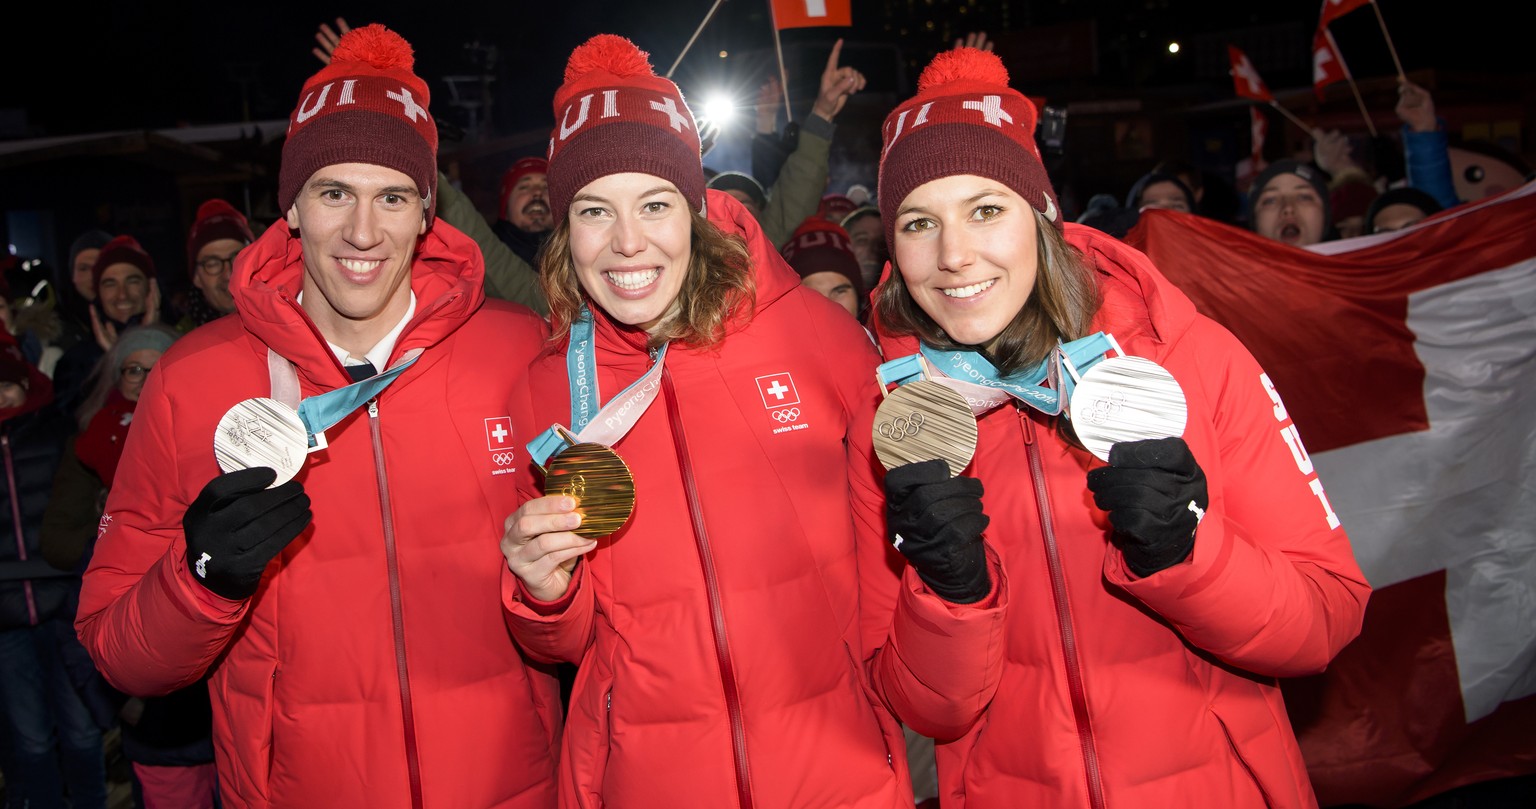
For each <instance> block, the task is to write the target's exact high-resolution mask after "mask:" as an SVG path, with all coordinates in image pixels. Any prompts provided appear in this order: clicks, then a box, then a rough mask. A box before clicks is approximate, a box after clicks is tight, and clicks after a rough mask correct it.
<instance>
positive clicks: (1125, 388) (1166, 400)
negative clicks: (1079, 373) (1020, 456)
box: [1069, 356, 1189, 461]
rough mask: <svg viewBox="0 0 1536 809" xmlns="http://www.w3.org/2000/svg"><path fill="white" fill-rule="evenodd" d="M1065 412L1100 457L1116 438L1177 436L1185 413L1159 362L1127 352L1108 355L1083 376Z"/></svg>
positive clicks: (1170, 378)
mask: <svg viewBox="0 0 1536 809" xmlns="http://www.w3.org/2000/svg"><path fill="white" fill-rule="evenodd" d="M1069 414H1070V416H1071V418H1072V428H1073V429H1074V430H1075V431H1076V432H1077V437H1078V439H1079V440H1081V441H1082V442H1083V446H1085V447H1087V448H1088V451H1089V452H1092V453H1093V454H1094V455H1096V456H1098V457H1099V459H1100V460H1105V461H1107V460H1109V448H1110V447H1111V446H1113V445H1114V444H1115V443H1117V442H1120V441H1140V440H1142V439H1147V438H1171V437H1173V436H1179V435H1183V434H1184V424H1185V421H1186V420H1187V419H1188V417H1189V411H1188V407H1187V405H1186V404H1185V400H1184V389H1183V388H1181V387H1179V382H1178V380H1176V379H1174V378H1173V375H1172V374H1170V373H1168V371H1167V370H1166V369H1164V368H1163V367H1162V366H1161V365H1158V364H1157V363H1155V362H1153V361H1151V360H1149V359H1146V358H1144V357H1131V356H1120V357H1110V358H1108V359H1105V360H1104V361H1102V362H1100V363H1098V364H1097V365H1095V366H1093V367H1092V368H1090V369H1089V370H1088V372H1087V373H1085V374H1083V378H1082V380H1081V381H1079V382H1078V384H1077V389H1076V390H1074V391H1073V392H1072V401H1071V404H1070V410H1069Z"/></svg>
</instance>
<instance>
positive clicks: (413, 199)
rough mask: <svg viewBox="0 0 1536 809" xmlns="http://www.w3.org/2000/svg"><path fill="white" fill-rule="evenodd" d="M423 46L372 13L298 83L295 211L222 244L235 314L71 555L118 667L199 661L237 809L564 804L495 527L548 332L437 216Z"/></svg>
mask: <svg viewBox="0 0 1536 809" xmlns="http://www.w3.org/2000/svg"><path fill="white" fill-rule="evenodd" d="M413 64H414V56H413V53H412V50H411V46H410V44H409V43H407V42H406V41H405V40H404V39H403V38H401V37H400V35H399V34H396V33H395V32H393V31H391V30H389V29H387V28H385V27H384V26H382V25H377V24H374V25H368V26H365V27H361V28H357V29H353V30H351V31H349V32H347V33H346V34H344V35H343V36H342V37H341V40H340V42H339V43H338V44H337V45H336V47H335V50H334V52H333V53H332V54H331V60H330V63H329V64H328V65H326V66H325V67H324V68H323V69H321V70H320V71H319V72H318V73H316V74H315V75H314V76H312V77H310V78H309V79H308V80H307V81H306V82H305V83H304V87H303V90H302V92H301V94H300V95H299V98H298V103H297V104H296V105H295V107H294V110H293V113H292V115H291V117H290V119H289V127H288V133H287V137H286V139H285V140H284V142H283V147H282V158H281V165H280V168H279V172H278V194H277V197H278V205H279V208H280V209H281V210H283V211H284V212H285V214H284V218H283V219H282V220H281V222H279V223H277V224H275V225H274V226H272V227H270V228H268V229H267V230H266V231H265V232H263V233H262V235H261V236H260V238H258V239H257V240H256V242H255V243H253V244H252V245H251V246H250V247H248V248H246V249H245V250H242V251H241V252H240V254H239V255H238V256H237V257H236V259H235V268H234V276H233V278H232V279H231V280H230V292H231V294H232V295H233V297H234V301H235V315H234V316H232V317H225V318H220V319H218V320H215V321H214V322H212V323H209V324H207V325H206V326H203V327H200V328H197V329H194V330H193V331H192V332H190V333H188V334H187V335H186V336H185V337H182V338H181V339H179V340H178V341H177V342H176V343H175V344H174V345H172V346H171V347H170V349H169V350H168V351H166V352H165V354H164V355H163V356H162V357H161V358H160V360H159V362H158V363H156V364H155V366H154V370H153V371H152V372H151V373H150V374H149V376H148V381H147V382H146V383H145V386H144V390H143V393H142V395H141V396H140V398H139V404H138V407H136V408H135V411H134V418H133V421H134V425H133V429H132V430H131V431H130V433H129V435H128V439H127V443H126V446H125V447H124V448H123V454H122V459H121V461H120V462H119V464H118V468H117V474H116V476H115V479H114V482H113V486H112V489H111V491H110V492H109V493H108V495H107V502H106V513H105V514H104V515H103V517H102V525H103V528H102V533H101V536H100V538H99V539H98V540H97V543H96V547H95V551H94V555H93V557H92V559H91V563H90V566H89V568H87V570H86V573H85V583H84V587H83V590H82V593H81V600H80V614H79V617H78V619H77V620H76V628H77V630H78V631H79V634H80V637H81V640H82V641H83V642H84V643H85V646H86V648H87V649H88V650H89V651H90V653H91V656H92V657H93V658H94V659H95V661H96V664H97V666H98V667H99V668H100V669H101V671H102V673H103V674H104V675H105V676H106V678H107V680H108V681H109V682H111V684H112V685H113V686H115V687H116V688H118V689H120V690H121V691H123V692H125V693H127V694H130V695H133V696H139V697H150V696H158V695H162V694H167V693H170V692H172V691H175V690H177V689H179V688H182V687H185V686H187V685H190V684H192V683H195V682H197V681H198V680H199V679H202V678H203V677H205V676H206V677H207V678H208V688H209V694H210V697H211V701H212V711H213V727H214V747H215V753H216V766H217V770H218V777H219V794H220V799H221V801H222V803H223V806H225V807H232V808H239V807H263V808H266V807H273V808H276V807H312V806H337V807H383V808H384V809H391V808H398V809H406V807H434V806H443V807H458V806H465V807H468V806H496V807H507V808H508V809H521V808H523V807H528V808H530V809H532V808H534V807H537V808H538V809H547V807H551V806H554V802H555V782H554V774H555V770H554V761H555V753H556V749H555V745H556V735H557V733H558V728H559V726H560V715H559V711H560V704H559V688H558V682H557V681H556V680H555V678H554V677H553V676H552V675H551V674H547V673H545V672H544V671H543V670H542V669H541V668H539V667H536V666H531V665H529V664H527V663H526V662H525V661H524V658H523V656H522V655H521V654H520V653H519V650H518V649H517V647H516V645H515V644H514V642H513V640H512V638H511V637H510V636H509V635H508V633H507V630H506V626H505V624H504V623H503V620H502V611H501V610H500V609H499V607H498V605H499V603H500V593H501V578H500V577H501V573H502V566H503V565H502V560H501V557H500V555H499V554H498V553H497V552H496V540H495V538H496V536H498V535H499V533H500V531H501V521H502V518H503V517H504V516H505V515H506V514H507V513H509V512H510V511H511V510H512V509H513V508H514V507H515V506H516V504H517V502H518V501H517V482H518V479H519V476H522V475H527V474H528V471H527V467H528V459H527V456H526V455H525V454H524V453H523V451H522V450H521V448H520V447H518V446H516V444H517V442H516V441H514V440H512V439H511V435H510V434H509V432H508V429H507V426H508V424H509V419H508V417H507V410H508V405H507V402H508V401H509V400H510V398H511V394H512V390H513V384H514V383H515V382H516V381H518V379H519V373H518V372H517V370H516V369H518V368H521V367H523V366H525V365H526V364H527V363H528V362H529V361H531V359H532V358H533V357H534V356H535V355H536V353H537V352H538V350H539V348H540V346H541V345H542V344H543V341H544V338H545V335H546V333H547V326H546V325H545V324H544V322H543V320H542V319H541V318H539V317H538V316H537V315H535V314H534V313H533V312H531V311H529V310H527V309H525V308H523V307H518V306H514V305H511V304H504V303H501V302H498V301H488V300H486V299H485V293H484V290H483V265H482V262H481V256H480V250H479V249H478V248H477V247H476V245H475V244H474V243H473V242H472V241H470V240H469V239H468V238H467V237H465V236H464V235H463V234H462V233H460V232H459V231H458V230H455V229H454V228H453V227H452V226H450V225H447V224H445V223H443V222H439V221H436V217H435V215H434V214H435V211H436V201H437V191H438V188H437V179H438V176H439V175H438V171H437V166H436V162H437V161H436V156H437V127H436V123H435V121H434V119H433V116H432V114H431V112H430V111H429V104H430V94H429V92H428V88H427V83H426V82H425V81H423V80H422V79H421V78H420V77H419V76H417V75H416V73H415V72H414V71H413V69H412V68H413ZM251 400H256V401H251ZM295 410H298V411H299V412H295ZM300 413H302V414H303V415H302V416H301V415H300ZM216 445H217V450H216ZM306 450H308V451H306Z"/></svg>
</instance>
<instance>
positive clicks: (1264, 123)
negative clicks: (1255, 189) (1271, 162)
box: [1237, 107, 1269, 193]
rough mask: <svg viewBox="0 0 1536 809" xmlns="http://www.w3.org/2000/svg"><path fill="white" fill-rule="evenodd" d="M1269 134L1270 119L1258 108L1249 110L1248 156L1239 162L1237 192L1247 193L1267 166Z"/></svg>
mask: <svg viewBox="0 0 1536 809" xmlns="http://www.w3.org/2000/svg"><path fill="white" fill-rule="evenodd" d="M1268 134H1269V119H1267V118H1265V117H1264V114H1263V113H1262V112H1259V108H1258V107H1249V108H1248V143H1249V146H1248V156H1247V157H1246V158H1243V159H1242V160H1239V161H1238V162H1237V190H1238V191H1241V192H1243V193H1247V191H1248V187H1249V186H1250V185H1252V184H1253V181H1254V179H1255V178H1257V177H1258V176H1259V172H1262V171H1263V170H1264V168H1265V166H1266V165H1268V164H1267V163H1266V162H1265V161H1264V139H1265V137H1266V136H1267V135H1268Z"/></svg>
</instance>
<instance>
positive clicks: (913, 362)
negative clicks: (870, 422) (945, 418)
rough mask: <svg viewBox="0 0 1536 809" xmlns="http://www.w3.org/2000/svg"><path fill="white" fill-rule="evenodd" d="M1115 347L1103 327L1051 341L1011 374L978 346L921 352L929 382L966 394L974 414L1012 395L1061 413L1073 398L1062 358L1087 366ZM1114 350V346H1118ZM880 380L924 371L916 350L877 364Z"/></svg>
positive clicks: (899, 381)
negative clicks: (1040, 355)
mask: <svg viewBox="0 0 1536 809" xmlns="http://www.w3.org/2000/svg"><path fill="white" fill-rule="evenodd" d="M1111 348H1117V346H1116V345H1115V342H1114V338H1112V337H1110V336H1108V335H1106V334H1105V333H1104V332H1094V333H1093V334H1090V335H1088V336H1087V337H1083V338H1080V339H1077V340H1073V341H1072V342H1070V343H1064V344H1060V345H1058V346H1056V348H1055V350H1053V351H1052V352H1051V353H1050V354H1049V355H1048V356H1047V357H1046V358H1045V359H1043V360H1041V361H1040V362H1039V363H1037V364H1036V365H1034V366H1033V367H1030V368H1026V369H1024V370H1022V371H1018V372H1015V373H1012V374H1007V375H1004V374H1001V373H999V372H998V370H997V367H996V366H994V365H993V364H992V363H991V362H990V361H988V360H987V358H986V357H983V356H982V355H981V353H980V352H977V351H959V350H939V349H936V348H932V347H931V346H928V345H926V344H925V345H923V346H922V347H921V351H922V356H923V358H925V359H927V360H928V363H929V364H930V365H931V367H933V368H934V370H935V371H936V372H937V374H938V375H937V376H935V377H934V378H933V381H934V382H937V383H939V384H941V385H944V386H945V387H947V388H950V389H952V390H954V391H955V392H957V393H959V394H960V395H961V396H964V397H965V400H966V402H967V403H969V404H970V406H971V412H972V413H974V414H976V415H978V416H979V415H981V414H983V413H986V412H987V411H989V410H992V409H993V408H996V407H997V406H999V405H1001V404H1003V403H1004V402H1006V401H1008V400H1009V399H1013V400H1016V401H1019V402H1023V403H1024V404H1027V405H1029V406H1030V407H1033V408H1034V409H1036V410H1039V411H1040V412H1042V413H1045V414H1046V415H1050V416H1055V415H1058V414H1060V413H1061V411H1062V408H1063V407H1065V405H1066V402H1067V401H1068V400H1070V399H1071V398H1072V390H1073V388H1075V387H1076V381H1075V380H1073V379H1072V377H1071V376H1070V375H1068V376H1062V374H1061V361H1062V359H1066V360H1067V361H1068V362H1069V363H1071V364H1072V366H1073V367H1074V368H1076V369H1078V371H1079V372H1086V371H1087V370H1088V369H1089V368H1092V367H1093V366H1094V365H1096V364H1097V363H1098V362H1099V360H1101V359H1103V358H1104V353H1105V352H1106V351H1108V350H1109V349H1111ZM1117 350H1118V349H1117ZM879 374H880V378H881V380H883V381H885V382H894V383H896V384H897V385H904V384H906V383H908V382H911V381H913V380H915V379H921V378H923V376H924V375H925V374H924V372H923V365H922V363H921V362H920V361H919V360H918V355H916V354H912V355H910V356H906V357H901V358H898V359H894V360H891V361H890V362H887V363H885V364H883V365H881V366H880V368H879Z"/></svg>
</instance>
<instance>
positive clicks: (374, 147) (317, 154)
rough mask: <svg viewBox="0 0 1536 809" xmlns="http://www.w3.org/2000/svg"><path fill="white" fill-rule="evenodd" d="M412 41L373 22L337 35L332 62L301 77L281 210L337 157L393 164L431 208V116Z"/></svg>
mask: <svg viewBox="0 0 1536 809" xmlns="http://www.w3.org/2000/svg"><path fill="white" fill-rule="evenodd" d="M415 62H416V58H415V55H414V53H413V52H412V50H411V45H410V43H409V42H406V41H405V39H404V38H402V37H401V36H400V35H399V34H397V33H395V32H394V31H391V30H389V29H388V28H385V27H384V26H382V25H379V24H377V23H374V24H373V25H367V26H363V27H362V28H354V29H352V30H351V31H348V32H347V33H345V34H342V35H341V40H340V41H339V42H337V43H336V49H335V50H334V51H332V52H331V62H330V64H328V65H326V66H325V67H323V68H321V69H320V72H319V73H316V74H315V75H313V76H311V77H310V78H309V81H306V82H305V83H304V92H303V94H301V95H300V96H299V105H298V106H297V107H295V108H294V110H293V115H292V116H291V117H290V118H289V119H288V138H287V140H285V141H284V142H283V163H282V169H281V170H280V171H279V174H278V183H277V204H278V207H279V208H280V209H281V210H284V211H286V210H288V209H289V208H290V207H291V206H292V205H293V202H294V200H295V199H297V198H298V195H299V191H300V190H301V189H302V188H303V187H304V184H305V183H307V182H309V178H310V177H312V176H314V174H315V172H317V171H319V170H320V169H323V168H325V167H326V166H334V165H338V164H341V163H368V164H371V165H375V166H384V167H385V168H391V169H395V170H396V171H399V172H401V173H403V174H405V175H407V176H409V177H410V178H411V179H412V180H414V181H415V182H416V190H417V192H418V193H420V194H421V196H422V200H423V201H425V202H426V213H427V218H428V219H429V220H430V219H431V218H432V217H433V216H434V215H435V213H436V211H437V124H436V123H435V122H434V121H433V120H432V116H431V114H430V113H428V112H427V104H428V102H429V101H430V100H431V95H430V93H428V91H427V84H426V82H424V81H422V80H421V79H420V77H418V76H417V75H416V74H415V73H413V72H412V67H413V66H414V65H415Z"/></svg>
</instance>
